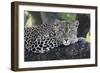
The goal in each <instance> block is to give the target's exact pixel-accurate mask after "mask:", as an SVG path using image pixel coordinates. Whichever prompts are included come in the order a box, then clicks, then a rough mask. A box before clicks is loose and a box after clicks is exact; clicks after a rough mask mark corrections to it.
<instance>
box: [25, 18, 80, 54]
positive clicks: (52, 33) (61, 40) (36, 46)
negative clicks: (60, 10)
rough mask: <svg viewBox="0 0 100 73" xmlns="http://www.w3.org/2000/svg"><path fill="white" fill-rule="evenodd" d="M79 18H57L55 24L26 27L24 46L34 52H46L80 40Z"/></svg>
mask: <svg viewBox="0 0 100 73" xmlns="http://www.w3.org/2000/svg"><path fill="white" fill-rule="evenodd" d="M78 26H79V22H78V20H76V21H73V22H67V21H64V20H62V21H61V20H58V19H56V20H55V22H54V23H53V24H49V25H48V24H41V25H39V26H37V27H29V28H24V47H25V49H28V50H29V51H32V52H33V53H45V52H48V51H50V50H51V49H54V48H56V47H59V46H60V45H65V46H68V45H70V44H73V43H75V42H77V41H78V37H77V28H78Z"/></svg>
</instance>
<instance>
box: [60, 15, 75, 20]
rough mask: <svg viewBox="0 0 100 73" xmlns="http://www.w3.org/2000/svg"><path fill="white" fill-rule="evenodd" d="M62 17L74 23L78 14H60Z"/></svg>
mask: <svg viewBox="0 0 100 73" xmlns="http://www.w3.org/2000/svg"><path fill="white" fill-rule="evenodd" d="M60 16H61V18H62V19H64V20H66V21H68V22H72V21H75V20H76V14H75V13H60Z"/></svg>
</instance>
